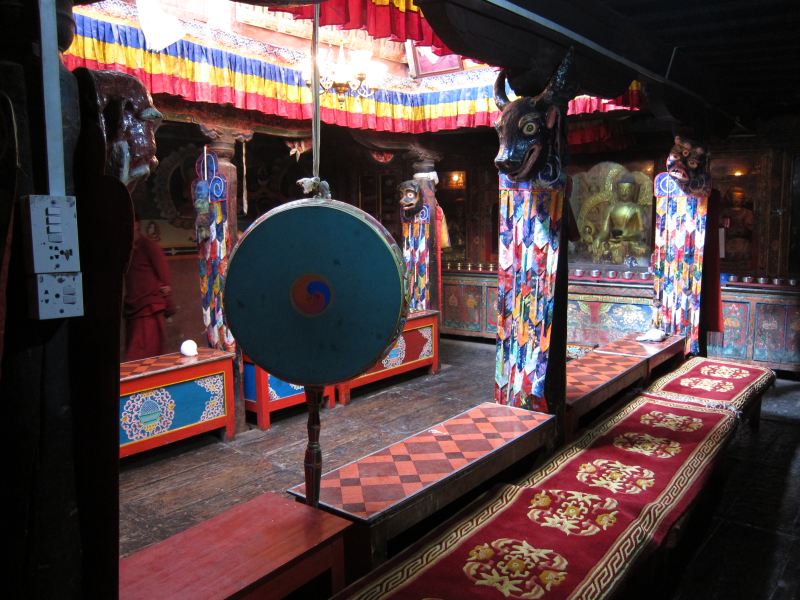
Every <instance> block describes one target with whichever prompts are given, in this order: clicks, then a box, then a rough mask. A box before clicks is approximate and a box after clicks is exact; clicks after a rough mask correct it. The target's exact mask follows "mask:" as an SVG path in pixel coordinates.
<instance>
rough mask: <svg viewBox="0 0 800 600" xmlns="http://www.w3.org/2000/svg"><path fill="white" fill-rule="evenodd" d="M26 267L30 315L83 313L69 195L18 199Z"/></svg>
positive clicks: (74, 221)
mask: <svg viewBox="0 0 800 600" xmlns="http://www.w3.org/2000/svg"><path fill="white" fill-rule="evenodd" d="M22 207H23V210H22V218H23V220H24V221H25V225H26V227H25V234H26V236H25V237H26V240H25V243H26V246H27V250H28V251H27V255H26V258H27V260H26V263H27V265H26V266H27V269H28V288H29V290H28V291H29V296H28V297H29V301H28V307H29V308H28V312H29V314H30V315H31V317H32V318H34V319H62V318H66V317H80V316H83V280H82V277H81V273H80V270H81V260H80V254H79V252H78V211H77V207H76V205H75V198H74V197H73V196H27V197H25V198H23V199H22Z"/></svg>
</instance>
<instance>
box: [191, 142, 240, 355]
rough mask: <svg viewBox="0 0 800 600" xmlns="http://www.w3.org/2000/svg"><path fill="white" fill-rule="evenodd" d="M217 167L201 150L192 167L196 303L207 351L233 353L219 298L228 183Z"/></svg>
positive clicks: (226, 247) (226, 251)
mask: <svg viewBox="0 0 800 600" xmlns="http://www.w3.org/2000/svg"><path fill="white" fill-rule="evenodd" d="M218 165H219V162H218V159H217V155H216V154H215V153H214V152H208V151H207V149H206V148H203V154H202V155H201V156H200V157H199V158H198V159H197V162H196V163H195V172H196V173H197V179H195V180H194V182H193V183H192V197H193V198H194V207H195V214H196V233H197V259H198V267H199V272H200V300H201V304H202V308H203V324H204V325H205V328H206V337H207V338H208V345H209V347H211V348H217V349H219V350H227V351H230V352H233V351H234V350H235V349H236V344H235V342H234V339H233V335H231V332H230V330H229V329H228V326H227V324H226V323H225V316H224V312H223V298H222V290H223V289H224V288H225V273H226V271H227V270H228V256H229V255H230V252H231V238H230V235H229V232H228V218H227V214H228V213H227V206H226V204H227V200H228V182H227V181H226V179H225V176H224V175H223V174H222V173H220V172H219V171H218Z"/></svg>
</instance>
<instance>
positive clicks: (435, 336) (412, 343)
mask: <svg viewBox="0 0 800 600" xmlns="http://www.w3.org/2000/svg"><path fill="white" fill-rule="evenodd" d="M420 367H428V372H429V373H430V374H434V373H436V372H438V370H439V312H438V311H435V310H423V311H419V312H414V313H409V315H408V319H407V320H406V323H405V326H404V327H403V332H402V333H401V334H400V337H399V338H398V339H397V341H396V342H395V344H394V346H392V349H391V350H390V351H389V352H388V354H387V355H386V356H385V357H384V358H383V359H381V360H380V361H378V363H376V364H375V366H374V367H372V368H371V369H369V370H368V371H367V372H366V373H364V374H363V375H360V376H359V377H356V378H355V379H351V380H350V381H346V382H344V383H340V384H339V385H337V386H336V393H337V396H338V397H339V403H340V404H347V403H348V402H349V401H350V390H351V389H353V388H356V387H359V386H361V385H366V384H368V383H373V382H375V381H380V380H381V379H386V378H387V377H392V376H393V375H399V374H400V373H405V372H406V371H412V370H414V369H419V368H420ZM332 405H333V398H332V397H331V399H330V401H329V406H332Z"/></svg>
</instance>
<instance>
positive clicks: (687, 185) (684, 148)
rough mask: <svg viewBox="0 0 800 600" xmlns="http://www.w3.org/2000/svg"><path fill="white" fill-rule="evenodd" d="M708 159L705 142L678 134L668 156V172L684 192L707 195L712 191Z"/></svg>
mask: <svg viewBox="0 0 800 600" xmlns="http://www.w3.org/2000/svg"><path fill="white" fill-rule="evenodd" d="M708 159H709V156H708V151H707V150H706V148H705V144H702V143H699V142H696V141H694V140H690V139H687V138H684V137H681V136H679V135H676V136H675V145H674V146H672V150H670V152H669V156H668V157H667V173H669V175H670V176H671V177H672V178H673V179H674V180H675V181H676V182H677V183H678V185H679V186H680V188H681V189H682V190H683V191H684V192H687V193H691V194H701V195H705V196H707V195H708V194H709V193H710V192H711V185H710V182H711V176H710V175H709V171H708V169H709V164H708V163H709V160H708Z"/></svg>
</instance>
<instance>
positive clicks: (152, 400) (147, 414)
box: [120, 388, 175, 440]
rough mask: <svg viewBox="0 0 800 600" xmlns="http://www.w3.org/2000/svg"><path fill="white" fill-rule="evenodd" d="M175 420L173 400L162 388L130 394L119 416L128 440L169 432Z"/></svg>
mask: <svg viewBox="0 0 800 600" xmlns="http://www.w3.org/2000/svg"><path fill="white" fill-rule="evenodd" d="M173 418H175V400H173V398H172V395H171V394H170V393H169V392H168V391H167V390H165V389H164V388H157V389H155V390H148V391H146V392H141V393H138V394H131V395H130V396H128V399H127V400H126V401H125V406H124V407H123V408H122V414H121V415H120V425H121V426H122V429H124V430H125V434H126V435H127V436H128V439H130V440H142V439H144V438H148V437H152V436H154V435H159V434H162V433H164V432H165V431H169V428H170V426H171V425H172V419H173Z"/></svg>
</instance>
